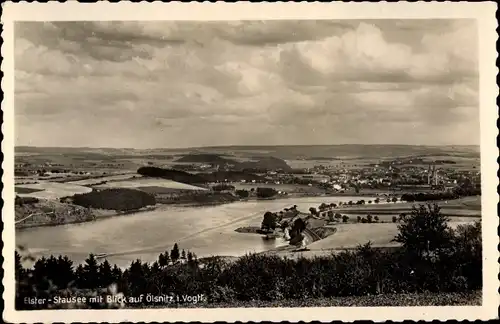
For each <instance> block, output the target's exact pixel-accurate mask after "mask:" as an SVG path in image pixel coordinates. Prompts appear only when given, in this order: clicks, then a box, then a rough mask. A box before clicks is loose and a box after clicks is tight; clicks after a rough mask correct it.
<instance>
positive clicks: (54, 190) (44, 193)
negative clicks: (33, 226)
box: [16, 181, 92, 199]
mask: <svg viewBox="0 0 500 324" xmlns="http://www.w3.org/2000/svg"><path fill="white" fill-rule="evenodd" d="M29 189H31V190H36V191H33V192H26V191H27V190H29ZM16 190H18V191H17V195H18V196H20V197H35V198H38V199H59V198H62V197H67V196H73V195H75V194H82V193H87V192H91V191H92V189H91V188H88V187H84V186H80V185H76V184H70V183H57V182H48V181H47V182H42V181H41V182H39V183H33V184H24V185H22V186H19V187H16ZM22 191H24V193H22Z"/></svg>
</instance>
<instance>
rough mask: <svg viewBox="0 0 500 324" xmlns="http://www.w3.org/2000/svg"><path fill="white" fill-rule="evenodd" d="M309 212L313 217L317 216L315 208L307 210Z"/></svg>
mask: <svg viewBox="0 0 500 324" xmlns="http://www.w3.org/2000/svg"><path fill="white" fill-rule="evenodd" d="M309 212H310V213H311V215H313V216H315V215H317V214H318V211H317V210H316V208H314V207H311V208H309Z"/></svg>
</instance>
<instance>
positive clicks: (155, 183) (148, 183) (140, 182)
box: [95, 178, 207, 190]
mask: <svg viewBox="0 0 500 324" xmlns="http://www.w3.org/2000/svg"><path fill="white" fill-rule="evenodd" d="M140 187H164V188H170V189H184V190H207V189H205V188H202V187H196V186H192V185H188V184H185V183H180V182H175V181H172V180H165V179H154V178H139V179H130V180H123V181H113V182H109V183H105V184H102V185H98V186H95V188H97V189H106V188H140Z"/></svg>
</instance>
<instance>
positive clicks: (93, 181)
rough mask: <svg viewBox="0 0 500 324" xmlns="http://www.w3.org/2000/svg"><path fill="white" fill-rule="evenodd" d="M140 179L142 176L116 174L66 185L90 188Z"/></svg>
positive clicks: (71, 182)
mask: <svg viewBox="0 0 500 324" xmlns="http://www.w3.org/2000/svg"><path fill="white" fill-rule="evenodd" d="M141 177H142V176H141V175H140V174H136V173H126V174H117V175H111V176H104V177H98V178H90V179H84V180H77V181H70V182H67V183H69V184H75V185H79V186H91V185H95V184H100V183H102V182H104V181H107V182H111V181H119V180H128V179H132V178H141Z"/></svg>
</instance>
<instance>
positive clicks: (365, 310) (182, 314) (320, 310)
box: [2, 2, 500, 323]
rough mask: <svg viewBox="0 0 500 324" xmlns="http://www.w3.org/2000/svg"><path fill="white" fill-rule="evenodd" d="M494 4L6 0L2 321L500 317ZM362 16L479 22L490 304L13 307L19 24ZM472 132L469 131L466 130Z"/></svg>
mask: <svg viewBox="0 0 500 324" xmlns="http://www.w3.org/2000/svg"><path fill="white" fill-rule="evenodd" d="M496 9H497V6H496V3H494V2H482V3H472V2H460V3H452V2H445V3H435V2H434V3H426V2H417V3H405V2H398V3H258V4H252V3H236V4H228V3H222V2H217V3H213V4H212V3H178V2H176V3H168V4H167V3H161V2H154V3H125V2H122V3H114V4H111V3H107V2H101V3H92V4H82V3H76V2H75V3H72V2H66V3H54V2H53V3H26V2H24V3H4V4H3V15H2V23H3V25H4V31H3V33H2V37H3V40H4V43H3V45H2V56H3V59H4V61H3V63H2V71H3V72H4V78H3V79H2V89H3V92H4V99H3V101H2V110H3V113H4V123H3V125H2V133H3V136H4V139H3V141H2V152H3V154H4V161H3V164H2V168H3V171H4V174H3V178H2V181H3V184H4V189H3V191H2V199H3V201H4V207H3V210H2V220H3V222H4V231H3V233H2V239H3V243H4V248H3V251H2V255H3V257H4V263H3V269H4V273H5V276H4V278H3V285H4V288H5V290H4V294H3V298H4V302H5V310H4V313H3V318H4V320H5V321H9V322H27V323H33V322H53V321H58V322H122V321H131V322H137V321H144V322H152V321H169V322H175V321H186V322H187V321H202V322H214V321H227V322H234V321H256V322H258V321H263V320H267V321H293V322H297V321H300V320H301V321H312V320H319V321H332V320H342V321H354V320H373V321H385V320H393V321H402V320H448V319H456V320H466V319H467V320H476V319H482V320H487V319H492V318H495V317H497V311H498V305H499V303H500V299H499V295H498V288H499V281H498V277H497V276H498V273H499V265H498V263H497V260H498V257H499V253H498V250H497V245H498V236H497V228H498V215H497V212H496V210H497V204H498V194H497V192H496V188H497V186H498V177H497V170H498V164H497V163H496V159H497V158H498V154H497V153H498V150H497V146H496V137H497V135H498V129H497V126H496V121H497V118H498V109H497V106H496V100H495V99H496V97H497V96H498V87H497V86H496V75H497V73H498V69H497V68H496V67H495V63H494V62H495V61H496V58H497V52H496V48H495V42H496V40H497V33H496V31H495V29H496V27H497V22H496V19H495V11H496ZM362 18H365V19H366V18H372V19H373V18H379V19H381V18H393V19H394V18H397V19H405V18H407V19H411V18H415V19H417V18H473V19H477V20H478V26H479V32H480V34H479V35H480V37H479V39H480V41H479V51H480V52H479V53H480V107H481V109H480V127H481V174H482V186H483V188H482V210H483V211H484V214H483V216H482V217H483V218H482V219H483V223H486V222H487V226H485V225H483V227H482V228H483V279H484V280H483V305H482V306H442V307H437V306H433V307H428V306H427V307H362V308H355V307H331V308H327V307H315V308H239V309H230V308H222V309H142V310H138V309H133V310H43V311H15V310H14V271H13V269H14V266H13V265H14V253H12V252H13V251H14V246H15V240H14V220H13V217H12V215H14V204H13V202H14V197H15V194H14V186H13V179H14V177H13V174H14V161H13V157H14V112H13V93H14V69H13V22H14V21H56V20H59V21H61V20H71V21H77V20H80V21H81V20H250V19H252V20H255V19H362ZM464 131H467V130H464Z"/></svg>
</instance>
